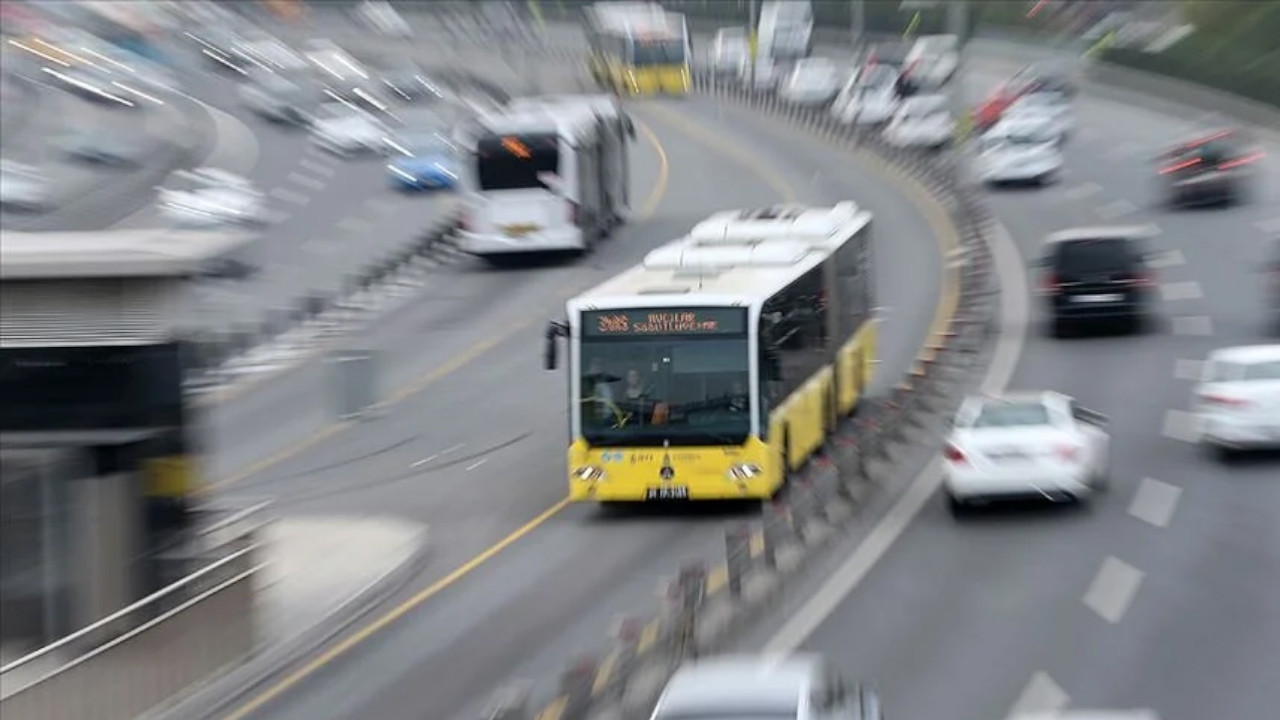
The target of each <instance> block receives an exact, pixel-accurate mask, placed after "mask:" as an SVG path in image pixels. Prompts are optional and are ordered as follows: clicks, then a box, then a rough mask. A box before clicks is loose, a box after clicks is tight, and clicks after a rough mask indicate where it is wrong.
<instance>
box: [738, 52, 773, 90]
mask: <svg viewBox="0 0 1280 720" xmlns="http://www.w3.org/2000/svg"><path fill="white" fill-rule="evenodd" d="M752 71H753V68H752V63H751V62H750V61H748V60H743V61H742V65H741V66H739V68H738V80H739V81H740V82H741V83H742V84H743V85H746V86H747V87H749V88H751V89H753V90H766V91H767V90H773V89H774V88H776V87H778V82H779V81H780V80H781V78H782V72H781V71H780V70H779V69H778V66H777V65H776V64H775V63H774V62H773V60H772V59H770V58H767V57H761V58H757V59H756V61H755V68H754V72H755V74H754V75H752Z"/></svg>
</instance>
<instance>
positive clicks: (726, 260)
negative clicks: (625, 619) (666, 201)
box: [545, 202, 877, 502]
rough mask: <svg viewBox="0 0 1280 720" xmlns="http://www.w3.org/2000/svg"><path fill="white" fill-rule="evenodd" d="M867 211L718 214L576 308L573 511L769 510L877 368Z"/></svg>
mask: <svg viewBox="0 0 1280 720" xmlns="http://www.w3.org/2000/svg"><path fill="white" fill-rule="evenodd" d="M872 275H873V268H872V255H871V214H870V213H869V212H866V211H864V210H862V209H860V208H859V207H858V206H857V205H856V204H855V203H853V202H842V203H839V204H837V205H835V206H832V207H803V206H793V205H786V206H775V207H769V208H761V209H755V210H737V211H729V212H723V213H719V214H716V215H713V216H711V217H710V218H708V219H707V220H705V221H703V222H702V223H700V224H699V225H697V226H696V227H694V228H693V230H692V231H690V233H689V234H688V235H687V236H685V237H683V238H681V239H678V240H675V241H673V242H671V243H668V244H667V245H664V246H662V247H660V248H658V249H656V250H653V251H652V252H650V253H649V254H648V255H647V256H646V257H645V259H644V261H643V262H642V263H641V264H640V265H637V266H635V267H633V268H631V269H629V270H627V271H625V272H623V273H622V274H620V275H618V276H616V277H614V278H612V279H610V280H608V281H606V282H604V283H603V284H601V285H599V286H597V287H596V288H594V289H592V290H589V291H587V292H586V293H584V294H582V295H579V296H578V297H575V298H573V299H571V300H570V301H569V302H568V303H567V313H568V317H567V320H565V321H563V322H553V323H551V324H550V325H549V326H548V329H547V336H546V348H545V353H546V358H545V360H546V366H547V369H549V370H551V369H555V368H557V367H559V366H560V365H561V363H560V362H559V357H558V350H559V347H560V346H559V338H561V337H567V338H568V343H567V348H568V352H567V355H568V357H567V362H565V363H563V365H564V366H565V368H566V369H567V371H568V387H569V422H570V441H569V451H568V469H567V479H568V483H569V496H570V498H571V499H573V500H576V501H595V502H629V501H646V500H724V499H745V498H761V499H763V498H769V497H772V496H773V495H774V494H775V493H776V492H777V491H778V489H779V488H781V487H782V485H783V484H784V483H785V482H786V480H787V477H788V475H789V474H790V473H792V472H794V471H796V470H799V469H800V468H801V467H802V466H803V465H804V463H805V462H806V461H807V460H808V459H809V457H810V456H811V455H812V454H813V453H814V452H815V451H817V450H818V449H819V448H820V447H821V446H822V445H823V443H824V441H825V440H826V438H827V435H828V434H829V433H830V432H831V431H832V430H833V429H835V427H836V426H837V424H838V423H839V421H840V419H841V418H842V417H844V416H846V415H849V414H850V413H852V412H853V410H854V409H855V407H856V406H857V404H858V402H859V400H860V399H861V398H862V397H863V394H864V391H865V388H866V387H867V385H868V383H869V382H870V380H871V375H872V370H873V368H874V367H875V358H876V334H877V333H876V322H875V320H874V316H873V312H872V310H873V307H874V304H875V303H874V297H873V287H872Z"/></svg>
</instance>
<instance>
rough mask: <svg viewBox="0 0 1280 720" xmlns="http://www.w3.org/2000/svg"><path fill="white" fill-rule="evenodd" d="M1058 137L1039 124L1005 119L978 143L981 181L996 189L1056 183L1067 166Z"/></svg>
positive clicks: (977, 166) (977, 167)
mask: <svg viewBox="0 0 1280 720" xmlns="http://www.w3.org/2000/svg"><path fill="white" fill-rule="evenodd" d="M1058 137H1059V136H1058V135H1057V134H1055V133H1053V132H1052V131H1051V130H1049V129H1048V128H1046V127H1045V126H1044V125H1043V124H1042V123H1039V122H1037V121H1029V122H1023V121H1022V120H1021V119H1019V118H1016V117H1015V118H1004V119H1002V120H1001V121H1000V122H999V123H997V124H996V126H995V127H994V128H992V129H991V130H988V131H987V132H986V133H985V134H984V135H983V136H982V138H981V140H980V141H979V142H978V157H977V158H976V159H975V162H974V166H975V170H976V171H977V174H978V177H979V178H980V179H981V180H982V181H983V182H985V183H989V184H992V185H1003V184H1012V183H1035V184H1039V185H1044V184H1047V183H1049V182H1052V181H1053V179H1054V178H1056V177H1058V174H1059V173H1061V172H1062V165H1063V162H1064V160H1063V157H1062V147H1061V145H1060V144H1059V143H1058Z"/></svg>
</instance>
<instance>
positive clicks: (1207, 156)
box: [1171, 139, 1240, 165]
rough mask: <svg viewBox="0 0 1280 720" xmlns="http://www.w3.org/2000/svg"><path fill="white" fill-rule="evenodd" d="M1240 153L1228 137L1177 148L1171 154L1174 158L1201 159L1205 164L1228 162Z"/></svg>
mask: <svg viewBox="0 0 1280 720" xmlns="http://www.w3.org/2000/svg"><path fill="white" fill-rule="evenodd" d="M1239 154H1240V153H1239V152H1238V151H1237V150H1236V148H1235V147H1234V146H1233V145H1232V144H1231V143H1230V142H1229V141H1227V140H1226V139H1217V140H1210V141H1208V142H1203V143H1200V144H1198V145H1193V146H1191V147H1183V148H1179V149H1177V150H1175V151H1174V152H1173V153H1172V154H1171V155H1172V158H1173V159H1174V160H1178V161H1190V160H1199V161H1200V162H1201V163H1203V164H1205V165H1217V164H1219V163H1223V162H1226V161H1227V160H1230V159H1231V158H1234V157H1236V156H1238V155H1239Z"/></svg>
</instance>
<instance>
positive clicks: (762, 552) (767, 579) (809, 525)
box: [483, 75, 998, 720]
mask: <svg viewBox="0 0 1280 720" xmlns="http://www.w3.org/2000/svg"><path fill="white" fill-rule="evenodd" d="M696 88H697V90H698V91H699V92H701V93H704V94H708V95H711V96H713V97H715V98H717V99H719V100H722V101H725V102H732V103H737V104H740V105H743V106H745V107H748V108H750V109H753V110H756V111H759V112H763V113H766V114H769V115H773V116H776V117H780V118H783V119H785V120H787V121H789V122H791V123H793V124H795V125H798V126H800V127H802V128H804V129H807V130H808V131H810V132H812V133H813V134H815V135H817V136H819V137H820V138H822V139H823V140H825V141H827V142H829V143H831V144H833V145H835V146H838V147H841V148H843V149H845V150H847V151H850V152H853V153H855V154H857V155H859V156H861V158H862V159H864V160H867V161H870V162H874V163H879V164H881V165H883V166H885V167H886V169H888V170H889V172H892V173H897V174H899V175H905V176H906V177H907V178H908V179H909V180H910V181H913V182H915V183H918V184H919V185H921V186H923V187H924V188H925V189H926V190H927V191H928V193H929V194H930V195H931V196H932V198H933V199H934V201H936V202H937V203H938V204H939V205H940V206H941V207H942V208H944V209H945V211H946V212H947V214H948V216H949V220H950V222H951V225H952V227H953V229H954V230H955V232H956V234H957V236H958V238H959V242H960V244H959V247H957V248H956V250H955V252H954V253H953V257H952V258H948V259H947V260H948V261H949V267H948V269H947V270H946V273H947V276H948V277H947V279H946V284H947V286H948V287H947V288H944V296H947V295H948V294H949V296H950V298H951V300H952V301H953V304H952V310H953V312H951V313H950V315H949V317H948V318H947V322H946V324H945V325H944V326H943V327H941V328H939V329H938V330H937V331H936V332H935V333H934V334H933V336H932V337H930V338H929V339H928V341H927V342H926V344H925V346H924V347H923V348H922V349H921V351H920V353H919V355H918V356H917V358H916V361H915V363H914V364H913V366H912V367H911V368H910V369H909V370H908V372H907V373H906V374H905V377H904V378H903V380H902V381H901V382H900V383H898V384H897V385H896V386H895V387H894V388H893V390H892V391H891V392H890V393H889V394H888V396H887V397H885V398H883V399H881V400H879V401H878V402H877V403H876V404H874V405H872V406H871V407H869V408H865V409H863V410H861V411H859V413H858V414H857V415H856V416H855V418H854V419H853V420H852V421H850V422H848V423H846V424H845V426H844V427H843V428H842V429H841V430H840V431H839V432H838V433H837V434H836V435H835V437H834V438H833V439H832V440H831V442H830V443H829V444H828V446H827V447H826V449H825V451H824V452H823V453H822V454H821V456H820V457H819V458H818V459H816V460H815V461H814V462H813V463H811V465H810V467H809V468H808V469H807V471H806V472H805V473H804V474H803V475H802V476H801V477H799V478H797V479H796V480H795V481H794V485H793V488H792V489H791V491H790V492H789V493H788V494H787V500H786V501H784V502H781V503H776V504H772V505H768V506H766V508H765V512H764V514H763V517H762V518H761V519H760V520H758V521H755V522H744V523H739V524H735V525H733V526H732V527H729V528H728V529H727V530H726V532H725V541H724V542H725V544H724V553H723V555H722V557H721V558H720V559H719V561H718V562H716V563H707V562H704V561H692V562H686V563H684V564H683V565H682V566H681V567H680V569H679V572H678V574H677V575H676V576H675V578H674V579H672V580H671V581H670V582H669V583H666V584H664V586H663V587H662V588H660V595H661V596H662V597H663V598H665V600H664V601H663V602H662V603H661V604H660V606H659V607H658V608H657V609H656V610H655V612H653V613H652V614H651V615H650V616H648V617H641V616H625V617H619V618H618V619H617V621H616V622H615V625H614V629H613V632H612V633H611V636H610V637H609V638H608V641H607V643H606V644H605V645H604V647H603V649H602V651H601V652H598V653H592V654H587V655H583V656H580V657H577V658H575V659H574V660H573V661H572V662H570V663H569V665H568V666H567V667H566V668H564V670H563V671H562V672H561V674H560V676H559V684H558V694H557V695H556V697H555V698H554V699H553V700H552V702H551V703H550V704H549V705H547V706H546V707H544V708H542V709H541V711H540V712H537V713H534V712H532V710H534V708H532V707H531V706H530V700H531V694H530V687H531V686H530V685H529V684H527V683H518V684H515V685H513V686H511V687H507V688H503V689H502V690H501V691H500V692H499V693H498V694H497V695H496V696H495V697H494V698H493V700H492V702H491V704H490V705H489V707H488V708H486V710H485V713H484V716H483V717H485V718H486V720H527V719H528V718H531V717H554V718H558V719H559V720H584V719H585V718H588V717H610V718H644V717H647V716H648V713H649V712H650V711H651V708H652V706H653V703H654V702H655V701H656V698H657V695H658V693H659V692H660V691H661V689H662V687H663V684H664V683H665V682H666V680H667V679H668V677H669V676H670V675H671V673H672V672H674V670H675V668H676V667H678V666H679V664H680V663H681V662H683V661H684V660H686V659H690V658H695V657H698V656H699V655H700V654H702V653H706V652H714V651H715V650H716V649H718V648H719V647H722V646H723V645H724V643H725V641H726V640H727V639H728V638H729V637H730V636H731V635H732V633H733V632H735V631H736V630H738V629H740V628H741V627H742V626H743V625H744V624H746V623H749V622H750V621H751V620H752V619H753V618H755V617H758V615H759V613H761V612H762V611H764V610H766V609H767V608H768V607H770V606H771V604H772V601H773V600H774V599H776V598H777V597H778V596H779V594H780V592H781V591H782V589H783V588H784V586H785V585H786V581H787V580H788V579H789V578H791V577H792V576H794V575H795V574H796V573H798V572H800V571H801V570H802V569H803V568H804V567H805V566H806V564H807V563H808V561H809V560H810V559H812V558H813V557H815V556H816V555H817V554H818V551H819V550H820V549H821V548H823V547H825V546H827V545H828V544H829V543H830V542H831V541H832V540H833V539H836V538H839V537H841V533H840V530H841V529H842V528H843V527H844V526H846V525H848V524H850V523H851V521H853V520H855V519H856V518H857V517H858V515H859V510H860V508H861V507H862V506H863V505H864V504H865V503H866V502H867V501H868V500H869V499H870V498H871V497H872V496H873V495H874V494H875V493H877V491H879V490H880V489H882V488H885V487H886V486H888V485H889V484H890V483H891V482H893V481H895V480H897V479H898V478H899V477H900V476H901V471H902V470H903V469H904V468H905V467H908V466H909V462H908V461H909V459H910V458H909V455H910V454H911V453H912V452H914V451H915V450H916V449H918V448H922V449H923V450H924V451H925V452H932V451H931V450H930V448H932V447H933V446H934V443H933V442H930V441H932V440H936V439H937V438H938V437H940V435H941V433H942V432H944V431H945V429H946V427H947V423H948V421H949V419H950V416H951V414H952V412H953V411H954V407H955V405H956V404H958V402H959V400H960V399H961V398H962V397H963V395H964V393H965V391H966V390H967V388H968V387H969V385H970V383H971V382H972V380H973V378H974V377H975V376H976V374H977V373H976V372H974V371H975V370H977V369H980V368H981V367H982V366H983V365H984V363H985V353H986V350H987V348H988V347H989V342H988V340H989V338H990V337H991V334H992V329H993V327H994V323H995V321H996V317H997V302H998V288H997V286H996V283H995V279H994V271H993V258H992V255H991V251H990V249H989V247H988V244H987V239H988V237H989V233H990V232H991V229H992V223H993V218H992V217H991V215H990V213H989V211H988V210H987V208H986V206H985V200H984V198H983V195H982V191H981V188H980V187H979V186H978V184H977V183H976V182H973V181H971V179H970V177H969V176H968V174H967V172H966V170H965V163H964V159H963V157H962V156H961V155H960V153H959V152H957V151H944V152H942V153H936V152H929V151H920V150H910V149H903V148H896V147H892V146H890V145H887V144H886V143H885V142H884V141H883V140H881V137H880V135H879V134H878V133H876V132H874V131H867V130H861V129H859V128H856V127H851V126H848V125H844V124H841V123H839V122H837V121H836V120H835V119H834V118H832V117H831V116H830V115H829V114H827V113H826V112H824V111H822V110H810V109H806V108H801V107H798V106H795V105H789V104H787V103H785V102H783V101H782V100H780V99H779V98H777V97H776V96H775V95H773V94H771V93H766V92H759V91H753V90H750V89H746V88H743V87H741V86H739V85H737V84H732V85H731V84H723V83H721V82H719V81H718V80H717V79H716V78H715V77H714V76H705V75H704V76H699V77H698V78H697V79H696Z"/></svg>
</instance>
